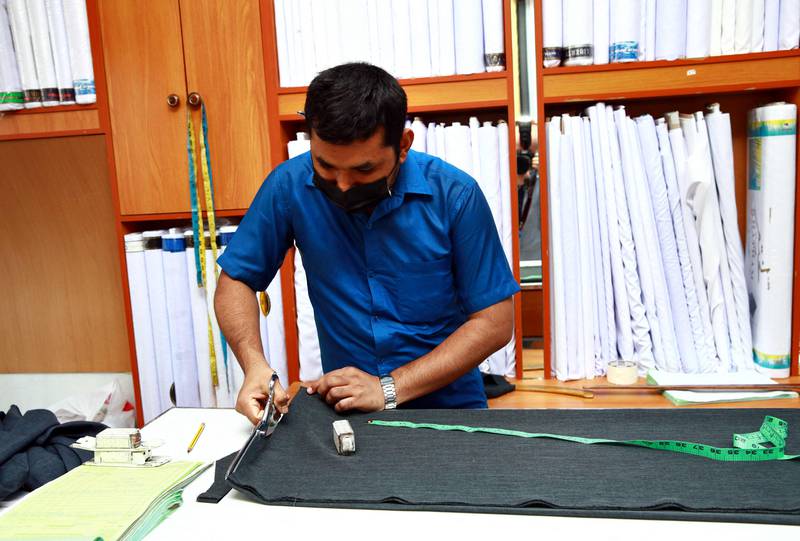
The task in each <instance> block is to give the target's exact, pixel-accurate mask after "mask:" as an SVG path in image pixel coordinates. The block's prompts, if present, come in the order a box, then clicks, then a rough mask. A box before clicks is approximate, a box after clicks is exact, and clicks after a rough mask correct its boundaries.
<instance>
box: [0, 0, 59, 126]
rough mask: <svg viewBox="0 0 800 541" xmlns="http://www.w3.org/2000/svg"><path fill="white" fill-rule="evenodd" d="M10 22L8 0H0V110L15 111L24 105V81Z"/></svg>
mask: <svg viewBox="0 0 800 541" xmlns="http://www.w3.org/2000/svg"><path fill="white" fill-rule="evenodd" d="M10 24H11V23H10V22H9V20H8V12H7V11H6V0H0V111H13V110H17V109H22V108H23V107H24V104H23V102H24V97H23V94H22V83H21V82H20V80H19V70H18V69H17V58H16V56H15V54H14V42H13V40H12V39H11V26H10ZM70 83H71V81H70Z"/></svg>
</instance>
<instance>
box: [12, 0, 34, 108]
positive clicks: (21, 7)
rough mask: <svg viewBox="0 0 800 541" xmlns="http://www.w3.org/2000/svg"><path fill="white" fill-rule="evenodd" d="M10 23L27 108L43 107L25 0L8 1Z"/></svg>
mask: <svg viewBox="0 0 800 541" xmlns="http://www.w3.org/2000/svg"><path fill="white" fill-rule="evenodd" d="M6 9H7V10H8V22H9V23H10V24H11V36H12V38H13V40H14V52H15V54H16V57H17V69H18V70H19V78H20V82H21V83H22V91H23V93H24V95H25V98H24V99H25V108H26V109H33V108H35V107H41V106H42V91H41V89H40V88H39V79H38V78H37V76H36V61H35V60H34V58H33V45H32V43H31V29H30V23H29V22H28V7H27V6H26V4H25V0H7V2H6Z"/></svg>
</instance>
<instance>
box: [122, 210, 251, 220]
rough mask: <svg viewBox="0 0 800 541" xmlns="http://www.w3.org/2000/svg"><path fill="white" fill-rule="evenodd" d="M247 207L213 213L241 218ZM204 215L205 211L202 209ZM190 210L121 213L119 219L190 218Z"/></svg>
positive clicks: (217, 215) (219, 216)
mask: <svg viewBox="0 0 800 541" xmlns="http://www.w3.org/2000/svg"><path fill="white" fill-rule="evenodd" d="M245 212H247V209H226V210H217V211H216V212H215V213H214V215H215V216H216V217H217V218H241V217H242V216H244V214H245ZM203 215H205V211H203ZM191 219H192V213H191V212H164V213H158V214H123V215H122V216H120V220H121V221H122V222H123V223H137V222H160V221H168V220H175V221H179V220H191Z"/></svg>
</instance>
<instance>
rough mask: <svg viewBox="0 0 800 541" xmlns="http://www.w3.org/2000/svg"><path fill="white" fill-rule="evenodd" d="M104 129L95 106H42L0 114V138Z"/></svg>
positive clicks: (2, 139)
mask: <svg viewBox="0 0 800 541" xmlns="http://www.w3.org/2000/svg"><path fill="white" fill-rule="evenodd" d="M102 133H104V130H103V129H102V128H101V124H100V114H99V111H98V108H97V107H96V106H73V105H69V106H63V107H39V108H37V109H28V110H24V111H15V112H12V113H6V114H4V115H0V141H7V140H11V139H37V138H46V137H61V136H66V135H94V134H102Z"/></svg>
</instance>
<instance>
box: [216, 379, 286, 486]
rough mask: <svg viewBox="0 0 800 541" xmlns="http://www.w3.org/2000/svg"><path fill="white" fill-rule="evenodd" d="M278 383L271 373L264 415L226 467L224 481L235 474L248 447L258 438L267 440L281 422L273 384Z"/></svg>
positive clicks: (281, 415)
mask: <svg viewBox="0 0 800 541" xmlns="http://www.w3.org/2000/svg"><path fill="white" fill-rule="evenodd" d="M277 381H278V374H277V373H275V372H273V373H272V377H271V378H270V379H269V394H268V395H267V403H266V405H265V406H264V413H263V414H262V415H261V420H260V421H259V422H258V424H257V425H256V427H255V428H254V429H253V432H252V433H251V434H250V437H249V438H247V442H246V443H245V444H244V447H242V448H241V449H239V452H238V453H236V457H234V459H233V462H231V465H230V466H228V471H227V472H226V473H225V480H227V479H228V478H229V477H230V476H231V475H233V474H234V472H236V469H237V468H238V467H239V464H240V463H241V462H242V459H243V458H244V455H245V454H247V450H248V449H250V446H251V445H252V444H253V442H254V441H256V440H257V439H259V438H268V437H269V436H271V435H272V433H273V432H275V427H277V426H278V423H280V422H281V419H283V414H282V413H281V412H279V411H278V408H277V407H276V406H275V383H276V382H277Z"/></svg>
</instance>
